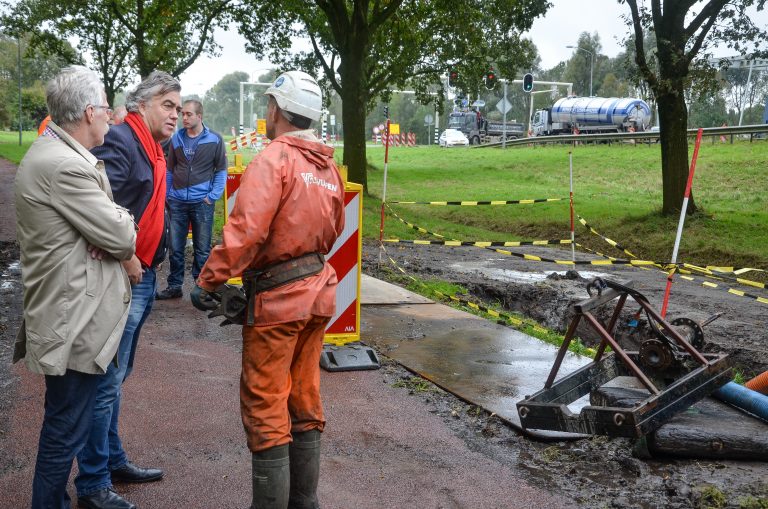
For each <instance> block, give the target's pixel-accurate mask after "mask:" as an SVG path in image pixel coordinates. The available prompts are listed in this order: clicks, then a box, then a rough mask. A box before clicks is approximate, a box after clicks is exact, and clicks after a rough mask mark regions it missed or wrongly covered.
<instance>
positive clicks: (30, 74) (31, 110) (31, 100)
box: [0, 34, 77, 129]
mask: <svg viewBox="0 0 768 509" xmlns="http://www.w3.org/2000/svg"><path fill="white" fill-rule="evenodd" d="M19 43H21V53H22V58H21V87H22V89H21V99H22V105H21V125H22V127H23V128H24V129H37V125H38V124H39V123H40V121H41V120H42V119H43V118H44V117H45V116H46V115H47V108H46V104H45V84H46V83H47V82H48V80H50V79H51V78H52V77H53V76H55V75H56V73H58V72H59V70H60V69H61V68H62V67H64V66H66V65H68V64H70V63H72V62H73V61H77V55H76V53H75V51H74V49H73V48H72V47H71V46H69V44H68V43H66V41H62V52H63V53H65V54H66V55H67V57H66V58H59V57H54V58H52V57H50V56H48V55H46V54H44V53H42V52H40V51H37V50H35V48H34V47H33V46H31V44H30V35H29V34H27V35H26V36H24V37H22V38H21V39H17V38H14V37H8V36H6V35H2V34H0V129H7V128H9V127H12V128H14V129H17V128H18V125H19V123H18V122H19V62H18V49H19V46H18V45H19Z"/></svg>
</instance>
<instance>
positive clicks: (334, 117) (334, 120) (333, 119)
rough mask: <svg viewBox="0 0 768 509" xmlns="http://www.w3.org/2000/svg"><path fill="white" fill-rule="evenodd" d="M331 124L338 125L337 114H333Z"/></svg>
mask: <svg viewBox="0 0 768 509" xmlns="http://www.w3.org/2000/svg"><path fill="white" fill-rule="evenodd" d="M330 124H331V125H336V115H331V121H330Z"/></svg>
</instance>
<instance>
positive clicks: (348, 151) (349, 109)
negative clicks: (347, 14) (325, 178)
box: [339, 55, 368, 195]
mask: <svg viewBox="0 0 768 509" xmlns="http://www.w3.org/2000/svg"><path fill="white" fill-rule="evenodd" d="M342 62H343V65H342V66H340V67H339V74H340V77H341V85H342V88H341V108H342V110H341V118H342V120H343V122H344V164H345V165H346V166H347V169H348V172H349V181H350V182H355V183H357V184H361V185H362V186H363V190H364V193H365V194H366V195H367V194H368V172H367V170H368V162H367V160H366V157H365V112H366V109H367V106H368V104H367V103H368V92H367V91H368V83H367V82H366V80H365V79H362V78H360V77H361V76H364V75H365V74H364V71H363V58H362V55H342Z"/></svg>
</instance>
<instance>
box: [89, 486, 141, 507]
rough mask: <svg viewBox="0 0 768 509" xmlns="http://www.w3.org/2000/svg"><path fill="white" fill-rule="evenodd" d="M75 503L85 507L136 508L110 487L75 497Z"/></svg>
mask: <svg viewBox="0 0 768 509" xmlns="http://www.w3.org/2000/svg"><path fill="white" fill-rule="evenodd" d="M77 505H78V507H85V508H86V509H136V506H135V505H133V504H132V503H130V502H128V501H127V500H126V499H124V498H123V497H121V496H120V495H118V494H117V493H115V492H114V491H112V488H104V489H103V490H99V491H97V492H94V493H91V494H90V495H85V496H83V497H77Z"/></svg>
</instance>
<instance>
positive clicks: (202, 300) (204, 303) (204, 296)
mask: <svg viewBox="0 0 768 509" xmlns="http://www.w3.org/2000/svg"><path fill="white" fill-rule="evenodd" d="M217 297H218V298H217ZM189 298H190V299H191V300H192V305H193V306H195V307H196V308H197V309H199V310H200V311H211V310H212V309H216V308H217V307H219V301H221V296H219V295H218V294H217V293H216V292H209V291H207V290H205V289H203V288H200V287H199V286H197V285H195V289H194V290H192V293H191V294H190V296H189Z"/></svg>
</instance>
